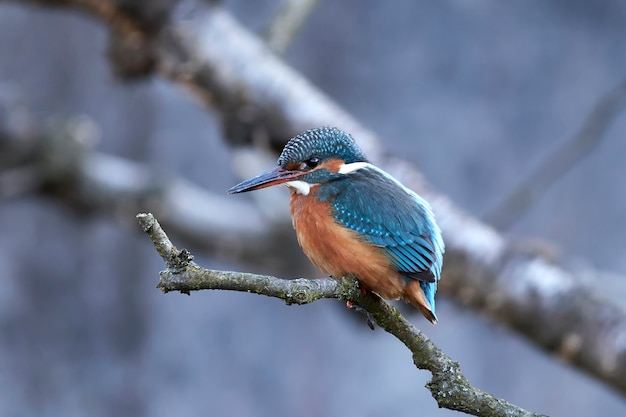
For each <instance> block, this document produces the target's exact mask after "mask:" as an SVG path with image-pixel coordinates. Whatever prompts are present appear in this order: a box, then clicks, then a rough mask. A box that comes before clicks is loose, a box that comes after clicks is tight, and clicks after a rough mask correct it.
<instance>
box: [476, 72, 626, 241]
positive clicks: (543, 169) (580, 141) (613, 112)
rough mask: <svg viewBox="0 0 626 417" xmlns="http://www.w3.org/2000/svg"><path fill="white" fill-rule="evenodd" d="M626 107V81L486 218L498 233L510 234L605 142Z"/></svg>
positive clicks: (597, 105) (609, 93)
mask: <svg viewBox="0 0 626 417" xmlns="http://www.w3.org/2000/svg"><path fill="white" fill-rule="evenodd" d="M625 104H626V81H624V80H623V81H621V82H620V83H619V85H617V86H616V87H615V88H614V89H612V90H611V91H609V92H608V93H606V94H605V95H604V96H602V97H600V100H599V101H598V103H596V105H595V106H594V108H593V109H592V110H591V113H589V115H588V116H587V119H586V120H585V122H584V124H583V126H582V127H581V129H580V131H579V132H577V133H576V135H574V136H573V137H572V138H571V139H569V140H567V141H565V142H564V143H562V144H561V145H560V146H559V147H558V148H557V149H555V150H553V151H552V152H550V153H549V154H548V155H546V156H545V157H544V159H543V160H542V161H541V162H540V163H539V164H538V165H537V166H536V167H535V168H534V169H533V170H532V171H531V172H530V173H529V174H527V175H526V176H524V177H523V179H522V181H521V182H520V183H519V184H517V185H516V186H515V187H514V189H513V191H512V192H511V194H509V195H508V196H506V197H505V198H504V200H502V201H501V202H500V203H499V204H498V205H497V206H496V207H495V208H494V209H493V210H492V211H491V212H490V213H489V214H488V215H487V217H486V218H485V222H487V223H489V224H491V225H493V226H494V227H495V228H496V229H499V230H506V229H508V228H510V227H511V226H512V225H513V224H514V223H515V222H516V221H517V220H519V219H520V217H522V216H523V215H524V214H525V213H526V212H527V211H528V210H529V209H530V208H531V207H532V206H533V205H535V204H536V203H537V201H538V200H539V199H540V198H541V197H542V196H543V195H544V194H545V193H546V191H547V190H548V189H549V188H550V186H551V185H552V184H553V183H554V182H555V181H556V180H558V179H559V178H561V177H562V176H563V175H565V174H566V173H567V172H568V171H569V170H570V169H572V168H573V167H574V166H575V165H576V164H577V163H579V162H580V161H581V160H582V159H583V158H585V157H587V156H589V155H590V154H591V153H592V152H593V150H594V148H595V147H596V146H598V145H599V144H600V142H601V141H602V139H603V137H604V134H605V132H606V130H607V129H608V128H609V127H610V126H611V125H612V124H613V122H614V121H615V119H616V118H617V117H618V116H619V115H620V114H622V111H623V110H624V105H625Z"/></svg>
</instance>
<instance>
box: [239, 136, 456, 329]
mask: <svg viewBox="0 0 626 417" xmlns="http://www.w3.org/2000/svg"><path fill="white" fill-rule="evenodd" d="M278 184H283V185H286V186H287V187H289V188H290V189H291V218H292V221H293V227H294V229H295V230H296V234H297V237H298V243H299V244H300V246H301V247H302V250H303V251H304V253H305V254H306V255H307V257H308V258H309V259H310V260H311V262H312V263H313V264H314V265H315V266H317V267H318V268H319V269H321V270H322V271H323V272H324V273H326V274H329V275H330V276H332V277H335V278H339V277H342V276H345V275H348V274H351V275H354V276H355V277H357V279H358V280H359V282H360V284H361V286H362V287H364V288H366V289H368V290H370V291H372V292H375V293H376V294H378V295H380V296H381V297H383V298H386V299H398V298H403V299H404V300H406V301H408V302H410V303H411V304H412V305H413V306H415V307H416V308H418V309H419V310H420V311H421V312H422V314H423V315H424V317H426V318H427V319H428V320H429V321H430V322H432V323H435V322H436V321H437V316H436V315H435V292H436V291H437V281H438V280H439V278H440V274H441V266H442V263H443V252H444V243H443V239H442V238H441V231H440V230H439V227H438V226H437V223H435V217H434V215H433V212H432V210H431V208H430V205H429V204H428V203H427V202H426V200H424V199H423V198H421V197H420V196H418V195H417V194H415V193H414V192H413V191H411V190H409V189H408V188H406V187H405V186H403V185H402V184H401V183H400V182H399V181H398V180H396V179H395V178H394V177H392V176H391V175H390V174H388V173H386V172H385V171H383V170H382V169H380V168H378V167H376V166H374V165H372V164H371V163H370V162H369V161H368V160H367V158H366V157H365V155H364V154H363V152H362V151H361V149H359V147H358V146H357V145H356V144H355V143H354V140H353V139H352V137H350V135H348V134H347V133H344V132H342V131H341V130H339V129H336V128H330V127H323V128H319V129H312V130H308V131H306V132H304V133H302V134H300V135H298V136H296V137H294V138H292V139H291V140H290V141H289V142H288V143H287V145H285V148H284V149H283V151H282V153H281V155H280V157H279V158H278V167H277V168H275V169H273V170H271V171H268V172H266V173H264V174H261V175H259V176H257V177H254V178H251V179H249V180H246V181H244V182H242V183H240V184H238V185H236V186H234V187H233V188H231V189H230V190H228V193H229V194H234V193H242V192H245V191H252V190H258V189H260V188H265V187H270V186H272V185H278Z"/></svg>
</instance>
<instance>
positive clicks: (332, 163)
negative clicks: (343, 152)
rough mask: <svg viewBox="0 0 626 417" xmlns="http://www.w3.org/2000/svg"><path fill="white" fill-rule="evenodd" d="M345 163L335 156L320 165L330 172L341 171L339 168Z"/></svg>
mask: <svg viewBox="0 0 626 417" xmlns="http://www.w3.org/2000/svg"><path fill="white" fill-rule="evenodd" d="M343 164H344V162H343V161H342V160H341V159H337V158H333V159H329V160H328V161H326V162H324V163H323V164H320V165H319V168H326V169H327V170H329V171H330V172H339V168H341V166H342V165H343Z"/></svg>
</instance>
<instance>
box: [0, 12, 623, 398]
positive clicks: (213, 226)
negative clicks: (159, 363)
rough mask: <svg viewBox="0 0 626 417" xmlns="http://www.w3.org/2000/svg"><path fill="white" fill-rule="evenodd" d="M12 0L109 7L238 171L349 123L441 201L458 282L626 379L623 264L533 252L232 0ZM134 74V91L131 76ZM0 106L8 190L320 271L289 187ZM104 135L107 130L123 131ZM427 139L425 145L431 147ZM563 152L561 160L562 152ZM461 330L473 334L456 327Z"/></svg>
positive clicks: (449, 260)
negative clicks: (481, 215) (139, 219)
mask: <svg viewBox="0 0 626 417" xmlns="http://www.w3.org/2000/svg"><path fill="white" fill-rule="evenodd" d="M12 3H23V4H30V3H38V4H45V5H53V6H63V7H64V8H61V9H59V10H61V12H64V13H65V12H67V11H70V10H80V11H82V12H86V13H87V14H89V15H91V16H95V17H97V18H98V19H99V20H100V21H101V22H103V23H104V25H103V26H104V27H105V28H106V29H107V32H108V33H107V35H108V36H107V39H108V56H109V58H110V62H111V64H112V67H113V72H114V73H115V74H116V75H117V76H119V77H121V78H123V79H125V80H141V79H143V80H147V79H148V77H150V76H153V75H160V77H152V78H149V79H150V80H151V81H150V82H157V83H158V82H159V81H158V80H160V79H161V80H163V79H164V80H169V81H172V82H173V84H174V85H177V86H179V87H182V89H183V90H184V91H186V92H189V93H190V94H191V96H193V97H196V98H198V99H200V101H201V102H202V103H204V104H206V105H208V106H210V108H211V110H213V111H214V114H215V115H216V117H217V118H218V120H219V122H220V128H221V133H222V134H221V137H222V138H223V140H224V141H225V142H226V144H227V145H228V146H229V147H230V148H231V149H230V150H229V151H228V153H227V155H226V157H225V158H227V159H228V160H230V161H232V163H231V165H230V166H231V167H232V169H233V170H234V171H235V174H236V175H237V176H238V177H241V178H243V177H248V176H250V175H252V174H255V173H257V172H259V171H261V170H262V169H264V168H265V167H267V166H268V165H271V164H274V163H275V162H274V161H275V153H276V152H277V151H278V150H279V149H281V148H282V146H283V144H284V142H285V141H286V140H287V139H288V138H289V137H291V136H293V135H295V134H297V133H299V132H301V131H302V130H304V129H307V128H310V127H314V126H321V125H334V126H338V127H340V128H342V129H344V130H346V131H349V132H350V133H351V134H352V135H353V136H354V137H355V139H356V140H357V141H358V142H359V144H360V145H361V147H362V148H363V149H364V151H365V152H366V154H367V155H368V156H369V157H370V158H371V159H372V161H373V162H375V163H376V164H377V165H380V166H381V167H383V168H384V169H386V170H387V171H389V172H391V173H392V174H393V175H394V176H396V177H397V178H399V179H400V180H401V181H402V182H403V183H405V184H407V185H408V186H410V187H411V188H413V189H415V190H416V191H418V192H419V193H420V194H422V195H423V196H424V197H425V198H427V199H428V200H429V201H430V202H431V203H432V205H433V208H434V210H435V212H436V215H437V217H438V219H439V223H440V224H441V226H442V229H443V231H444V235H445V239H446V243H447V248H448V252H447V254H446V260H445V270H444V279H443V280H442V293H443V294H444V295H447V296H449V297H451V298H452V299H454V300H455V301H457V302H458V303H459V304H460V305H463V306H468V307H470V308H472V309H474V310H476V311H479V312H481V313H484V314H486V315H488V316H489V317H491V318H493V319H494V320H495V321H498V322H500V323H503V324H505V325H506V326H508V327H510V328H513V329H515V330H516V331H518V332H519V333H521V334H523V335H524V336H525V337H526V338H527V339H528V340H529V341H531V342H532V343H534V344H536V345H538V346H541V347H542V348H544V349H545V350H547V351H548V352H552V353H555V354H557V355H558V356H559V357H560V358H562V359H564V360H566V361H568V362H570V363H573V364H575V365H576V366H578V367H580V368H581V369H583V370H585V371H586V372H588V373H589V374H592V375H595V376H596V377H598V378H599V379H600V380H602V381H604V382H605V383H607V384H609V385H610V386H611V387H613V388H614V389H616V390H617V391H619V392H620V393H622V394H623V393H624V392H626V378H625V377H624V375H626V346H625V345H624V343H623V340H624V338H625V337H626V315H625V312H624V307H623V298H620V297H619V296H618V294H620V293H621V291H623V288H624V285H625V284H624V283H625V282H626V281H625V280H624V278H623V277H622V275H620V274H613V275H610V274H606V273H602V272H600V271H598V270H595V269H591V268H587V272H585V273H582V272H581V271H578V270H575V269H574V270H572V269H571V268H565V267H564V266H562V265H561V264H560V263H559V264H557V263H556V262H554V261H552V260H548V259H545V258H544V257H543V256H542V255H540V254H536V253H528V251H522V250H519V248H518V246H517V245H516V243H515V240H514V239H513V238H510V237H509V236H504V235H502V234H500V233H498V232H497V231H495V230H494V229H492V228H491V227H490V226H488V225H486V224H484V223H481V222H480V221H478V220H476V219H475V218H474V217H472V216H471V215H469V214H467V213H466V212H465V211H464V210H461V209H459V208H458V207H457V206H456V205H455V204H453V203H451V201H450V199H448V198H447V197H446V196H444V195H443V194H441V193H440V192H437V191H436V190H434V188H433V187H430V186H429V185H428V184H426V182H425V181H424V179H423V177H422V175H421V173H420V171H418V170H417V168H416V164H415V162H414V161H413V160H411V161H408V160H407V159H408V158H398V157H396V156H394V155H393V154H401V153H402V154H405V153H406V152H403V151H402V150H399V149H394V148H392V147H391V146H390V145H388V144H389V143H390V142H389V140H386V139H387V137H388V136H389V133H386V134H385V135H384V137H385V140H384V141H383V139H381V138H379V137H378V136H377V135H376V134H374V133H373V132H372V131H370V130H368V129H366V128H365V127H364V126H362V125H361V124H360V123H359V122H357V121H356V119H355V118H354V117H352V116H351V115H350V114H349V113H348V112H347V111H346V110H344V109H343V108H342V106H340V105H338V104H337V103H336V102H335V101H334V100H333V99H331V98H329V97H328V96H327V95H326V94H324V93H322V92H321V91H320V90H319V89H318V88H316V87H314V86H313V85H312V84H311V83H310V82H309V81H307V80H306V79H305V78H304V77H303V76H302V75H300V74H299V73H298V72H297V71H295V70H293V69H291V68H290V67H289V66H287V65H286V64H285V63H284V62H283V61H282V60H280V59H278V58H277V57H276V55H275V54H273V53H272V52H271V51H270V49H269V48H268V47H267V45H265V44H264V43H263V42H262V41H261V40H260V39H259V38H258V37H257V36H255V35H253V34H251V33H250V32H249V31H248V30H247V29H244V28H243V27H242V26H241V24H240V23H239V22H238V21H237V20H235V19H234V18H233V17H232V16H231V15H230V13H228V12H227V11H225V10H224V9H223V8H222V7H221V6H214V5H206V4H203V5H197V4H195V3H192V4H193V8H192V9H191V12H190V11H189V8H188V4H189V3H190V2H185V1H182V2H176V1H155V2H140V1H131V0H125V1H122V0H102V1H87V0H56V1H52V0H50V1H45V0H38V1H34V0H33V1H28V0H24V1H17V0H14V1H12ZM309 12H310V10H309ZM333 69H334V68H333ZM354 71H357V70H356V69H355V70H354ZM155 80H156V81H155ZM126 88H128V89H129V90H130V89H131V87H130V84H127V85H126ZM160 88H164V87H162V86H161V87H160ZM165 88H167V87H165ZM620 88H621V89H623V86H621V87H620ZM614 93H615V95H613V94H614ZM614 93H611V94H610V95H609V96H607V98H605V99H604V100H602V101H601V102H600V104H599V105H598V107H596V110H594V112H593V113H592V114H591V115H590V116H589V119H588V123H587V125H586V127H585V128H583V130H582V131H581V133H580V135H579V136H577V138H579V137H585V138H587V139H589V138H590V137H591V136H589V135H590V132H591V133H594V132H595V133H597V135H595V136H594V137H596V138H599V137H600V134H601V133H602V132H603V130H604V129H605V128H606V126H607V125H608V123H609V122H610V121H611V120H612V119H613V117H614V116H615V115H616V114H617V111H618V109H619V108H620V106H621V103H622V98H621V97H622V95H621V94H623V91H622V92H620V91H618V90H615V92H614ZM603 103H604V104H603ZM470 107H471V106H470ZM611 109H613V110H611ZM449 111H452V110H449ZM0 116H2V119H1V120H0V123H1V124H0V132H1V136H0V148H1V149H2V150H3V152H2V155H1V156H0V157H1V158H2V159H1V161H0V162H1V163H2V171H1V172H0V194H1V195H2V196H3V198H4V199H5V200H6V199H8V198H10V197H13V198H15V197H16V196H26V195H29V194H45V195H48V196H54V197H55V198H56V199H57V201H63V202H66V203H69V204H68V207H74V208H79V209H80V212H81V213H96V212H97V213H100V212H103V213H108V214H110V215H113V217H115V218H116V219H118V220H121V222H122V223H125V224H128V222H129V221H130V219H132V216H133V215H134V213H136V212H137V211H142V210H150V211H154V212H155V213H157V214H158V216H159V217H160V218H161V219H162V220H163V223H164V224H165V225H166V226H167V227H168V228H169V230H171V231H172V232H173V233H175V234H176V235H177V236H179V237H180V238H181V239H185V241H186V242H189V243H190V244H193V245H194V246H195V247H199V248H202V249H205V250H207V253H210V254H211V255H213V256H216V258H217V259H220V260H228V261H232V260H243V261H245V262H247V263H248V264H249V265H254V266H250V267H249V268H250V269H252V268H255V270H256V268H260V269H266V268H271V269H272V270H273V271H278V272H275V273H279V272H280V271H285V273H288V272H287V271H293V270H298V271H299V272H298V273H299V274H301V273H303V272H300V271H306V272H307V273H308V271H310V265H309V264H308V263H307V262H306V260H305V259H304V258H303V256H301V254H300V253H299V249H298V248H297V246H296V245H295V240H294V239H293V232H292V230H291V225H290V223H289V219H288V216H287V211H286V203H285V201H284V199H283V200H281V199H280V198H277V197H276V196H277V195H278V194H272V193H270V192H269V190H268V192H267V193H258V195H256V196H252V197H251V199H248V200H240V199H233V198H226V197H225V196H223V195H220V193H215V192H210V191H206V190H205V189H204V187H200V186H199V185H195V184H194V183H193V182H191V181H189V180H186V179H183V178H182V177H180V176H179V175H178V174H175V175H172V174H171V171H169V170H168V169H167V168H165V167H164V166H165V164H164V163H158V162H157V163H146V162H136V161H133V160H131V158H129V157H128V156H126V157H121V156H114V155H113V154H111V153H108V152H107V153H105V152H102V151H100V150H98V151H96V150H95V148H94V147H95V146H96V144H97V139H98V137H99V136H100V135H99V134H98V132H97V128H95V126H94V123H91V122H90V121H89V119H87V118H85V117H79V118H73V117H69V118H66V119H63V118H60V119H58V120H57V121H56V124H55V123H51V124H47V123H44V122H42V119H41V118H40V117H38V116H33V115H31V114H30V111H28V110H26V109H24V108H19V109H16V108H9V107H7V108H6V109H5V110H4V111H3V113H2V115H0ZM177 117H181V115H180V114H178V115H177ZM446 117H447V118H448V117H449V115H447V116H446ZM459 117H462V115H459ZM594 120H595V121H594ZM372 122H373V121H372ZM177 123H178V124H179V125H180V126H182V125H184V123H185V122H184V121H182V120H181V121H180V122H179V121H177ZM603 126H604V127H603ZM464 134H467V135H471V132H465V133H464ZM103 136H104V137H105V138H106V139H107V140H106V141H104V142H110V141H112V138H110V137H109V136H107V135H103ZM180 136H181V134H180V133H176V134H174V135H173V137H172V138H171V139H170V142H176V144H175V146H171V147H169V148H168V149H170V150H171V154H170V155H167V156H168V157H172V158H173V157H174V155H178V154H188V155H192V154H195V153H199V152H200V151H199V150H198V149H196V148H191V147H187V146H186V145H185V143H184V142H182V139H181V138H180ZM408 136H409V137H412V136H413V133H412V132H409V134H408ZM587 139H585V140H587ZM578 140H582V139H577V140H576V141H578ZM427 142H428V141H422V142H420V146H423V147H427V146H428V144H427ZM434 142H436V141H434ZM137 143H138V145H136V148H137V150H138V155H139V156H138V157H140V158H141V160H142V161H145V160H149V157H148V155H147V154H148V153H149V152H150V150H149V146H144V145H145V144H142V143H141V141H139V140H137ZM585 143H586V144H587V145H586V146H588V144H589V143H593V142H589V141H586V142H585ZM216 146H217V145H216ZM472 147H475V146H474V145H472ZM592 147H593V146H592ZM212 149H213V148H212ZM564 149H568V147H567V146H565V147H564ZM577 149H587V150H589V149H590V148H589V147H587V148H584V147H583V148H580V147H577ZM447 151H451V150H450V149H447ZM425 152H426V151H425ZM568 152H569V151H567V152H566V153H568ZM557 153H558V152H557ZM407 155H408V153H407ZM568 155H570V156H571V155H574V157H573V158H571V159H568V158H565V162H566V163H565V164H564V165H558V166H560V167H561V168H559V169H557V170H555V171H549V172H550V173H551V174H550V176H551V177H552V178H556V177H558V175H560V174H559V172H561V173H562V172H564V170H565V169H566V167H567V166H571V164H573V163H574V161H575V160H576V158H580V156H581V155H583V153H580V152H579V151H576V152H573V153H568ZM553 158H556V159H558V160H561V154H559V155H557V156H556V157H553ZM203 159H204V158H203ZM549 160H550V159H549ZM568 160H569V161H570V162H567V161H568ZM423 161H424V160H421V161H420V163H423ZM426 162H427V163H428V160H426ZM162 165H163V167H162ZM207 165H208V163H204V162H203V169H205V170H207V171H208V170H210V172H209V173H208V175H209V176H219V175H226V174H224V172H225V171H219V167H217V168H216V167H213V166H207ZM547 165H548V164H547ZM221 167H222V169H223V167H224V165H222V166H221ZM451 169H452V167H450V166H448V168H446V170H448V171H449V170H451ZM205 175H207V174H205ZM468 177H471V175H468ZM531 177H532V176H531ZM540 177H541V176H540ZM429 178H430V177H429ZM461 180H462V179H461V178H459V180H458V181H461ZM522 209H523V207H522ZM515 210H517V208H516V209H515ZM0 261H1V259H0ZM133 261H134V264H136V263H137V261H136V260H135V259H134V258H133ZM609 276H610V277H609ZM316 304H317V303H316ZM246 305H250V304H246ZM228 311H229V312H230V313H231V314H236V312H232V311H231V310H228ZM290 313H291V312H290ZM460 315H461V314H460ZM138 316H139V315H138ZM235 317H238V316H235ZM233 320H234V319H233ZM450 323H452V322H450ZM323 327H327V326H323ZM453 327H455V326H454V325H452V324H451V325H450V326H447V327H444V325H443V323H442V325H441V326H437V331H447V332H452V329H453ZM440 329H443V330H440ZM454 331H455V332H460V329H459V328H458V326H456V328H455V329H454ZM474 336H475V335H474V334H471V335H470V337H474ZM364 343H367V342H364ZM360 349H362V348H360ZM485 349H487V347H485ZM452 356H454V355H452ZM411 381H412V380H411ZM0 382H1V381H0Z"/></svg>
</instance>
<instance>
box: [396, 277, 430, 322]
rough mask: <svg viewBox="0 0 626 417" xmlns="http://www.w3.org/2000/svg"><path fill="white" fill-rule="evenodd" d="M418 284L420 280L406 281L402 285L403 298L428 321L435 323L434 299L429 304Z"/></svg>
mask: <svg viewBox="0 0 626 417" xmlns="http://www.w3.org/2000/svg"><path fill="white" fill-rule="evenodd" d="M420 284H421V282H420V281H412V282H409V283H407V284H406V286H405V287H404V299H405V300H407V301H408V302H409V303H411V304H412V305H413V306H414V307H415V308H417V309H419V311H420V312H421V313H422V314H423V315H424V317H426V319H427V320H428V321H430V322H431V323H433V324H435V323H437V316H436V315H435V300H434V299H433V300H432V304H431V302H430V301H429V300H428V299H427V298H426V295H425V294H424V290H422V287H421V285H420ZM431 285H432V284H431Z"/></svg>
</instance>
